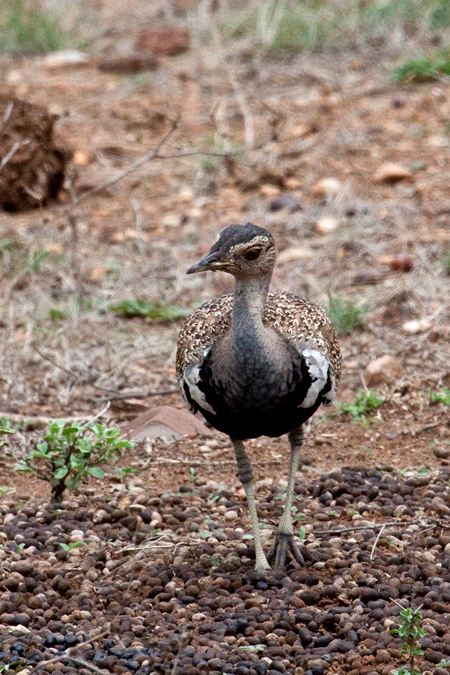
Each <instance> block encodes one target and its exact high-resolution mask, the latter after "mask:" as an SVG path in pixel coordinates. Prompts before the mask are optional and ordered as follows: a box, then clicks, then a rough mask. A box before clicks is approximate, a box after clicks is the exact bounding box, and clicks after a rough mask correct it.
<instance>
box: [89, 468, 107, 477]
mask: <svg viewBox="0 0 450 675" xmlns="http://www.w3.org/2000/svg"><path fill="white" fill-rule="evenodd" d="M86 473H88V474H90V475H91V476H94V477H95V478H104V476H105V472H104V471H103V469H101V468H100V467H99V466H89V467H88V468H87V469H86Z"/></svg>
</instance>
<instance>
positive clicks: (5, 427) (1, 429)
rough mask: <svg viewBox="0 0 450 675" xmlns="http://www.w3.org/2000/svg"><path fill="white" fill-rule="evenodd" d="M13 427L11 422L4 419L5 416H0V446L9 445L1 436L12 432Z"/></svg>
mask: <svg viewBox="0 0 450 675" xmlns="http://www.w3.org/2000/svg"><path fill="white" fill-rule="evenodd" d="M13 433H14V429H13V428H12V426H11V422H10V421H9V420H8V419H6V417H0V448H4V447H6V446H8V445H9V443H8V441H7V440H6V439H3V438H2V436H8V435H9V434H13Z"/></svg>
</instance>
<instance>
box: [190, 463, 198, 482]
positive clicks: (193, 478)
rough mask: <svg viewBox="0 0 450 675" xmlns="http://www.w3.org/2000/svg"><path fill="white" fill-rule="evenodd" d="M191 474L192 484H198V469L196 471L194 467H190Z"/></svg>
mask: <svg viewBox="0 0 450 675" xmlns="http://www.w3.org/2000/svg"><path fill="white" fill-rule="evenodd" d="M189 473H190V474H191V483H192V485H195V484H196V483H197V469H195V468H194V467H193V466H190V467H189Z"/></svg>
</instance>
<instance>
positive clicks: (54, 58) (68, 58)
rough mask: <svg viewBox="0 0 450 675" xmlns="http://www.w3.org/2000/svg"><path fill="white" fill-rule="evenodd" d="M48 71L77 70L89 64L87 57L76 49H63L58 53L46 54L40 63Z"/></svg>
mask: <svg viewBox="0 0 450 675" xmlns="http://www.w3.org/2000/svg"><path fill="white" fill-rule="evenodd" d="M41 63H42V65H43V66H44V67H45V68H47V69H48V70H62V69H64V68H66V69H67V68H79V67H80V66H87V65H88V64H89V56H88V55H87V54H83V52H80V51H78V49H64V50H61V51H59V52H51V53H50V54H46V55H45V56H44V57H43V58H42V61H41Z"/></svg>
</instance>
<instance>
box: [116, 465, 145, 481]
mask: <svg viewBox="0 0 450 675" xmlns="http://www.w3.org/2000/svg"><path fill="white" fill-rule="evenodd" d="M140 473H141V472H140V471H139V469H133V468H132V467H131V466H122V467H120V468H119V469H116V474H117V476H118V478H119V480H120V482H121V483H124V482H125V479H126V478H128V477H129V476H138V475H139V474H140Z"/></svg>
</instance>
